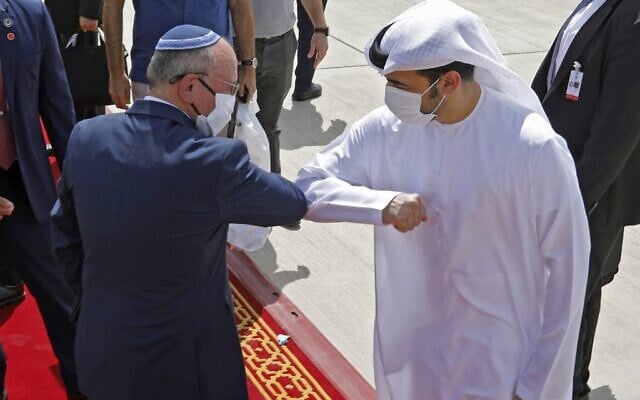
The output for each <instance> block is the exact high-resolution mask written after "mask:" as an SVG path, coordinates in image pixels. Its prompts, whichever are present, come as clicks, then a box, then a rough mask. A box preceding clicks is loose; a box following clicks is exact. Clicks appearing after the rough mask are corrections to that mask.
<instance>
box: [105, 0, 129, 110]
mask: <svg viewBox="0 0 640 400" xmlns="http://www.w3.org/2000/svg"><path fill="white" fill-rule="evenodd" d="M123 8H124V0H104V8H103V10H102V13H103V18H102V23H103V25H104V35H105V40H106V46H107V64H108V65H109V94H111V100H113V103H114V104H115V105H116V107H118V108H122V109H127V108H129V107H128V104H130V103H131V82H129V77H128V76H127V71H125V67H124V50H123V48H122V9H123Z"/></svg>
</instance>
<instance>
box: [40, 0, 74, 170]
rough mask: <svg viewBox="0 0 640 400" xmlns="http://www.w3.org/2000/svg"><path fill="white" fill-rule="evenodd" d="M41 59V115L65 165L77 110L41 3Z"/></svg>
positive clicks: (57, 157)
mask: <svg viewBox="0 0 640 400" xmlns="http://www.w3.org/2000/svg"><path fill="white" fill-rule="evenodd" d="M42 19H43V21H42V24H41V26H42V27H43V28H42V31H41V34H42V39H41V40H42V62H41V63H40V91H39V94H38V95H39V100H38V102H39V109H40V116H41V117H42V120H43V122H44V126H45V128H46V130H47V135H48V136H49V140H50V141H51V145H52V146H53V151H54V153H55V156H56V159H57V161H58V165H59V166H60V168H62V167H63V162H64V156H65V153H66V151H67V142H68V140H69V134H70V132H71V129H72V128H73V125H74V124H75V111H74V108H73V100H72V99H71V92H70V91H69V84H68V82H67V75H66V73H65V70H64V65H63V64H62V57H61V56H60V50H59V49H58V42H57V40H56V33H55V31H54V29H53V23H52V22H51V18H50V17H49V13H48V12H47V10H46V8H45V6H44V4H43V5H42Z"/></svg>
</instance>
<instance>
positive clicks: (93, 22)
mask: <svg viewBox="0 0 640 400" xmlns="http://www.w3.org/2000/svg"><path fill="white" fill-rule="evenodd" d="M101 14H102V0H80V1H79V2H78V15H79V16H80V18H79V21H78V24H79V25H80V29H81V30H82V31H83V32H86V31H97V30H98V21H99V20H100V15H101Z"/></svg>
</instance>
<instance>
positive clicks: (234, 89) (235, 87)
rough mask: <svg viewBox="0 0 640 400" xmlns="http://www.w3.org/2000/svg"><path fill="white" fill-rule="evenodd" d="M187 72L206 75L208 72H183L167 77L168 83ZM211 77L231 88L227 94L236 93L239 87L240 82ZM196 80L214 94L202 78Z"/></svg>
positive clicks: (180, 77) (232, 94) (185, 74)
mask: <svg viewBox="0 0 640 400" xmlns="http://www.w3.org/2000/svg"><path fill="white" fill-rule="evenodd" d="M189 74H194V75H204V76H208V74H207V73H206V72H187V73H184V74H180V75H176V76H174V77H173V78H171V79H169V83H170V84H172V85H173V84H174V83H176V82H178V81H179V80H180V79H182V78H184V77H185V76H187V75H189ZM213 79H214V80H216V81H218V82H221V83H224V84H225V85H227V86H229V87H230V88H231V90H230V92H229V94H230V95H231V96H235V95H237V94H238V89H239V88H240V84H239V83H237V82H235V83H233V82H227V81H225V80H223V79H219V78H216V77H213ZM198 80H199V81H200V83H202V85H204V87H205V88H207V90H209V91H210V92H211V93H213V95H215V94H216V92H215V91H214V90H213V89H211V87H210V86H209V85H207V84H206V83H205V81H203V80H202V78H200V77H198Z"/></svg>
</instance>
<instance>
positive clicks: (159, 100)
mask: <svg viewBox="0 0 640 400" xmlns="http://www.w3.org/2000/svg"><path fill="white" fill-rule="evenodd" d="M144 100H147V101H155V102H156V103H163V104H167V105H169V106H171V107H173V108H177V109H178V110H180V108H179V107H178V106H176V105H175V104H173V103H169V102H168V101H166V100H162V99H161V98H159V97H155V96H151V95H146V96H144ZM180 111H181V112H182V113H183V114H184V115H186V116H187V117H189V114H187V113H186V112H184V111H182V110H180ZM189 119H191V117H189Z"/></svg>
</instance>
